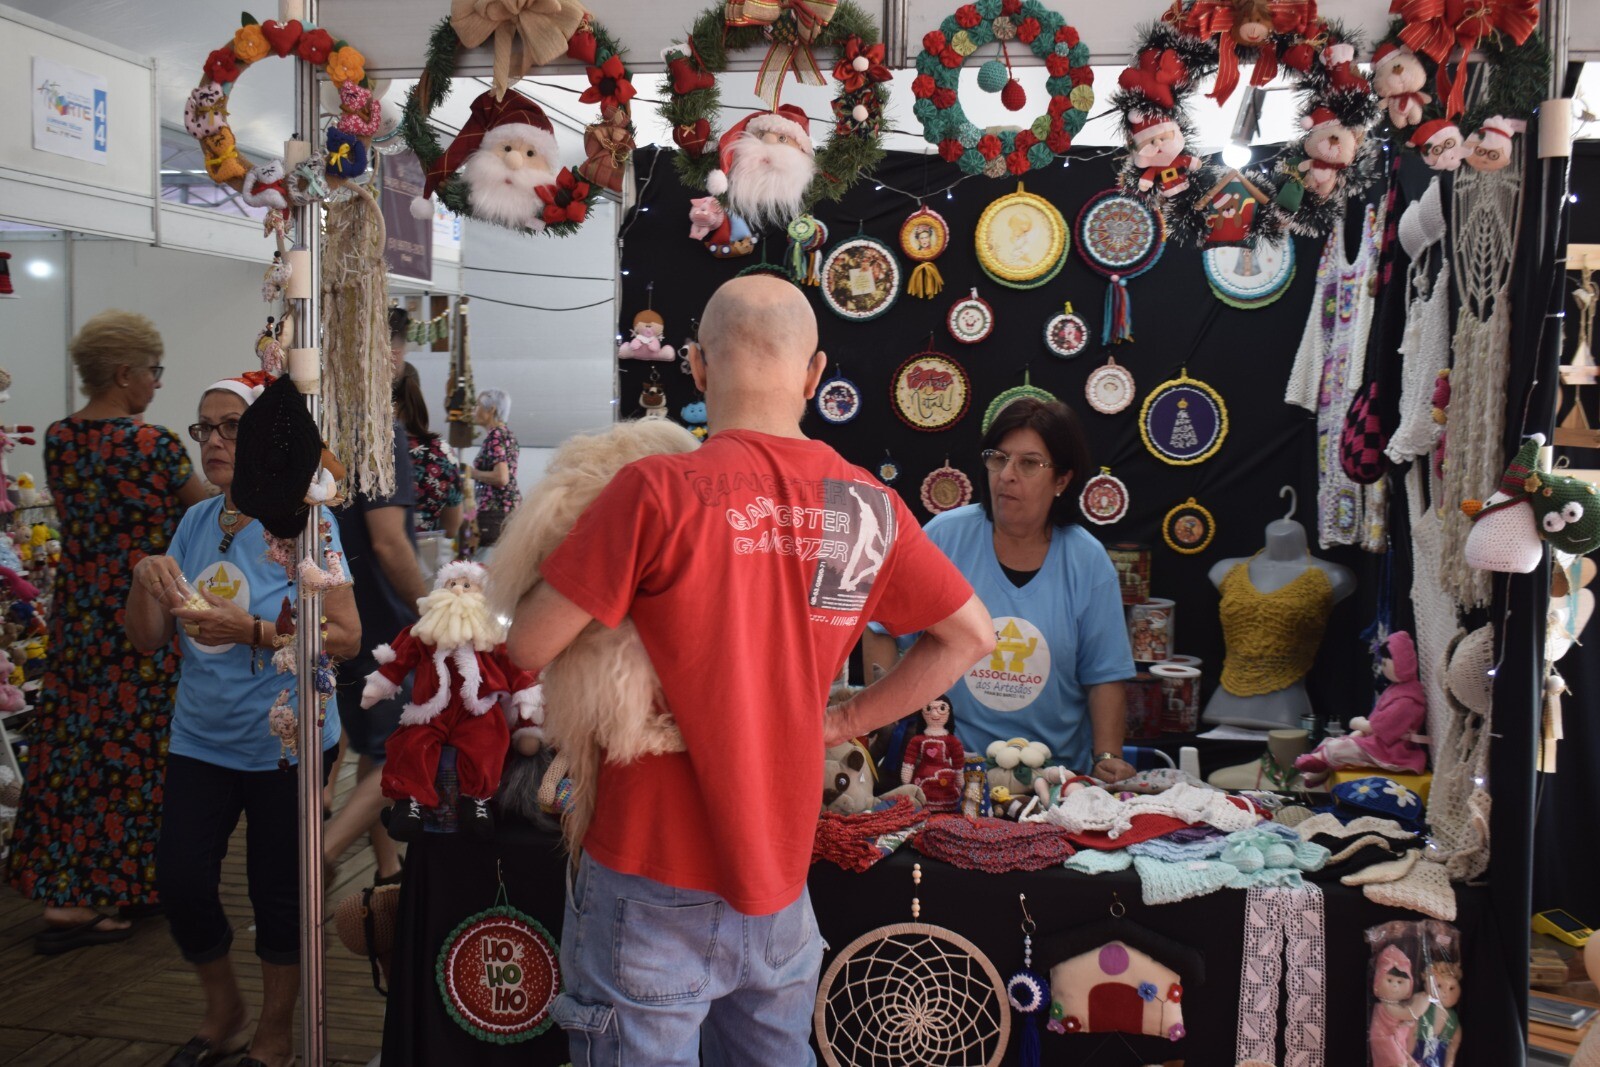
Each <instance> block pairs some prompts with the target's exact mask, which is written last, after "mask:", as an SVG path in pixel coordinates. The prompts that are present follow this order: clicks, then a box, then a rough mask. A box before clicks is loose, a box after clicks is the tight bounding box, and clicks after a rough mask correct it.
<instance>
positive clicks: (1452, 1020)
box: [1411, 960, 1578, 1067]
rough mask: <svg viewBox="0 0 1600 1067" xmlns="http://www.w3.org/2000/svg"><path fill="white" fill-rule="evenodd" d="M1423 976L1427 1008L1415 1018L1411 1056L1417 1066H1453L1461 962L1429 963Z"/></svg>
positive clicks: (1456, 1049) (1458, 1031)
mask: <svg viewBox="0 0 1600 1067" xmlns="http://www.w3.org/2000/svg"><path fill="white" fill-rule="evenodd" d="M1424 977H1425V978H1426V979H1427V983H1428V991H1427V994H1426V995H1425V996H1424V997H1422V998H1419V999H1423V1000H1424V1002H1425V1003H1426V1004H1427V1007H1425V1008H1423V1009H1422V1012H1421V1014H1420V1015H1419V1017H1418V1018H1417V1045H1416V1047H1415V1048H1414V1049H1412V1050H1411V1058H1412V1059H1413V1060H1415V1061H1416V1063H1417V1067H1455V1064H1456V1056H1457V1055H1458V1054H1459V1053H1460V1052H1461V1017H1460V1016H1459V1015H1457V1014H1456V1005H1457V1004H1459V1003H1460V1002H1461V965H1460V964H1459V963H1454V962H1451V961H1449V960H1440V961H1438V962H1436V963H1430V964H1429V965H1428V969H1427V971H1426V972H1425V974H1424ZM1572 1062H1573V1063H1577V1062H1578V1061H1577V1060H1576V1059H1574V1060H1573V1061H1572Z"/></svg>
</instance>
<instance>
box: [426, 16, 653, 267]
mask: <svg viewBox="0 0 1600 1067" xmlns="http://www.w3.org/2000/svg"><path fill="white" fill-rule="evenodd" d="M460 47H461V39H460V38H459V37H457V36H456V31H455V29H454V27H453V26H452V25H451V20H450V18H449V17H448V16H446V17H445V18H443V19H441V20H440V21H439V23H438V25H436V26H434V28H433V33H432V35H431V36H430V37H429V38H428V52H427V56H426V58H425V60H424V63H423V69H422V77H420V78H418V79H417V82H416V84H415V85H413V86H412V87H411V91H410V92H409V93H407V94H406V103H405V108H404V110H403V111H402V113H401V118H400V137H401V139H402V140H403V141H405V144H406V147H407V148H409V149H411V151H413V152H415V153H416V155H417V159H418V160H419V161H420V162H421V163H422V169H423V172H424V173H426V172H427V171H429V170H431V169H433V166H434V164H435V163H437V162H438V161H439V159H440V157H441V156H443V155H444V154H445V149H444V147H443V146H442V145H440V144H439V137H438V134H437V133H435V132H434V128H433V125H432V124H431V123H430V122H429V121H428V117H429V115H431V114H432V113H433V111H434V110H436V109H437V108H438V107H439V105H440V104H441V103H443V102H444V98H445V97H447V96H449V95H450V81H451V79H452V78H453V77H454V75H455V70H456V58H457V52H458V50H459V49H460ZM567 55H568V56H571V57H572V58H574V59H578V60H581V61H583V62H585V63H587V64H590V65H589V68H588V75H589V88H588V89H586V90H584V92H583V93H582V95H580V96H579V97H578V99H579V100H580V101H581V102H583V103H596V104H599V106H600V110H601V114H600V117H599V118H597V119H596V121H595V123H594V124H593V125H591V126H590V129H591V130H598V129H600V128H603V127H606V126H608V125H610V126H612V127H615V126H616V125H617V123H618V122H620V123H621V124H622V129H621V131H620V133H621V139H620V140H619V139H618V138H615V137H612V136H609V135H608V137H607V141H608V147H606V149H605V161H606V162H607V164H608V165H610V166H612V167H614V168H619V169H620V168H622V167H625V166H626V165H627V160H628V155H629V151H630V150H631V149H630V146H631V144H632V134H633V125H632V123H631V122H629V121H628V118H627V116H628V110H629V109H628V101H629V100H631V99H633V95H634V88H633V84H632V82H631V81H630V80H629V77H628V70H627V68H626V67H625V66H624V65H623V62H622V57H623V55H624V50H623V48H622V47H621V45H619V44H618V43H617V41H616V39H615V38H614V37H612V36H611V34H610V33H609V32H607V30H606V28H605V27H604V26H601V25H600V24H599V23H598V22H595V21H593V20H592V19H590V18H588V17H585V19H584V21H583V23H582V24H581V25H580V26H579V27H578V30H577V32H576V33H574V34H573V35H572V37H571V38H570V39H569V41H568V43H567ZM513 91H514V90H513ZM499 98H500V97H499V94H496V99H499ZM614 112H620V116H619V115H617V114H615V113H614ZM608 118H609V120H610V121H609V122H608ZM586 143H587V138H586ZM580 171H590V172H591V173H593V171H592V169H591V167H590V161H588V160H586V161H585V162H584V163H583V164H582V165H581V166H580V167H567V168H565V169H563V170H561V171H559V172H558V173H557V175H556V184H554V185H547V186H542V187H540V189H539V190H538V194H539V199H540V201H541V202H542V203H543V205H544V206H543V208H542V209H541V217H540V219H539V220H538V221H542V222H543V223H544V228H543V230H541V231H540V232H542V233H548V234H551V235H552V236H555V237H570V236H572V235H573V234H575V233H577V232H578V229H579V227H581V226H582V225H583V222H584V220H585V219H586V218H588V215H589V209H590V208H591V207H593V206H594V202H595V201H596V200H597V199H599V196H600V191H601V189H602V188H604V186H603V185H602V184H601V183H600V182H598V181H593V182H592V181H590V180H589V179H587V178H585V177H584V176H583V173H580ZM436 195H437V197H438V200H439V202H440V203H441V204H443V205H444V206H445V207H446V208H447V209H448V210H449V211H451V212H453V213H454V214H456V215H459V216H461V217H462V218H469V219H470V218H474V217H475V216H474V215H473V213H472V199H471V190H470V189H469V188H468V186H467V183H466V181H465V180H464V179H463V178H462V177H461V175H460V173H459V172H458V173H454V174H451V175H449V176H448V177H446V178H445V179H444V180H443V181H441V182H439V184H438V188H437V190H436ZM425 205H426V201H413V203H412V205H411V208H412V213H413V214H418V213H420V212H422V211H424V210H427V208H426V206H425ZM424 217H425V216H424ZM523 232H529V231H527V230H524V231H523Z"/></svg>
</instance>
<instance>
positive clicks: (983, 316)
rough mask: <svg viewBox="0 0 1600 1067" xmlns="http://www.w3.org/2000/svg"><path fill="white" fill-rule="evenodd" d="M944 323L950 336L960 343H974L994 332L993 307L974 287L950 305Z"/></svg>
mask: <svg viewBox="0 0 1600 1067" xmlns="http://www.w3.org/2000/svg"><path fill="white" fill-rule="evenodd" d="M946 324H947V325H948V326H949V327H950V336H951V337H954V338H955V339H956V340H957V341H959V342H960V343H961V344H964V345H975V344H977V343H978V342H979V341H983V340H986V339H987V338H988V336H989V335H990V334H991V333H993V332H994V308H992V307H990V306H989V302H988V301H987V300H985V299H984V298H983V297H981V296H979V295H978V290H977V289H975V288H974V289H973V290H972V293H971V295H970V296H965V297H962V298H961V299H960V300H957V301H956V302H955V303H954V304H953V305H951V307H950V314H949V316H948V317H947V319H946Z"/></svg>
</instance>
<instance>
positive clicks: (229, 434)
mask: <svg viewBox="0 0 1600 1067" xmlns="http://www.w3.org/2000/svg"><path fill="white" fill-rule="evenodd" d="M213 433H220V434H221V435H222V439H223V440H224V441H236V440H238V438H239V420H238V419H227V420H224V421H223V422H197V423H194V424H193V425H192V426H190V427H189V436H190V437H192V438H194V439H195V440H196V441H199V442H200V443H201V444H205V443H206V442H207V441H209V440H211V435H212V434H213Z"/></svg>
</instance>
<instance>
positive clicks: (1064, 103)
mask: <svg viewBox="0 0 1600 1067" xmlns="http://www.w3.org/2000/svg"><path fill="white" fill-rule="evenodd" d="M1011 39H1015V40H1017V41H1020V42H1022V43H1023V44H1026V45H1027V46H1028V48H1029V49H1030V50H1031V51H1032V52H1033V54H1034V55H1035V56H1036V57H1037V58H1039V59H1041V60H1043V61H1044V64H1045V67H1046V69H1047V70H1048V71H1049V74H1050V77H1049V78H1048V79H1046V81H1045V83H1044V87H1045V92H1047V93H1049V94H1050V103H1049V106H1048V107H1047V108H1046V110H1045V113H1044V114H1042V115H1040V116H1038V117H1037V118H1035V119H1033V120H1032V121H1031V122H1029V124H1028V125H1027V127H1026V128H1024V129H1021V130H1018V129H1016V128H1014V127H990V128H988V129H984V130H980V129H979V128H978V127H977V126H975V125H974V124H973V123H972V122H971V121H969V120H968V118H967V114H966V112H965V111H964V110H963V109H962V107H961V99H960V95H959V94H960V88H961V66H962V64H963V63H964V62H965V61H966V60H967V58H968V57H969V56H971V55H972V54H973V53H975V52H977V51H978V49H980V48H982V47H983V46H984V45H987V44H990V43H992V42H994V41H997V40H999V41H1006V40H1011ZM1006 88H1007V90H1010V88H1011V86H1009V85H1008V86H1007V87H1006ZM911 92H912V95H914V96H915V97H916V103H914V104H913V105H912V108H911V110H912V113H913V114H914V115H916V117H917V121H918V122H921V123H922V135H923V137H925V138H926V139H927V141H928V143H929V144H932V145H937V146H938V149H939V156H940V158H941V159H943V160H944V161H945V162H946V163H954V164H956V165H957V166H959V167H960V168H961V171H962V173H963V174H982V175H985V176H987V177H990V178H1002V177H1004V176H1005V175H1007V174H1018V175H1020V174H1026V173H1027V172H1028V171H1030V170H1036V169H1038V168H1040V167H1048V166H1049V165H1050V164H1051V162H1052V161H1054V159H1055V158H1056V156H1057V155H1060V154H1062V153H1065V152H1066V151H1067V149H1069V148H1071V147H1072V139H1073V138H1074V137H1076V136H1077V134H1078V131H1079V130H1081V129H1083V124H1084V123H1085V122H1086V121H1087V120H1088V118H1089V109H1090V108H1092V107H1094V70H1093V69H1092V68H1091V67H1090V66H1089V46H1088V45H1087V44H1085V43H1084V42H1083V41H1081V40H1079V39H1078V31H1077V30H1075V29H1073V28H1072V27H1071V26H1069V25H1067V22H1066V20H1065V19H1064V18H1062V17H1061V16H1060V15H1058V14H1057V13H1056V12H1054V11H1052V10H1050V9H1049V8H1047V7H1045V6H1044V5H1043V4H1041V3H1039V2H1038V0H1000V2H999V3H996V2H995V0H980V2H978V3H969V4H965V5H963V6H961V7H959V8H957V9H956V12H955V14H953V15H949V16H947V17H946V18H945V20H944V21H943V22H942V23H941V24H940V26H939V28H938V29H937V30H930V31H928V33H927V34H925V35H924V36H923V38H922V52H921V54H919V55H918V56H917V77H916V80H914V81H913V82H912V83H911ZM1002 95H1004V94H1002ZM1012 102H1015V101H1014V100H1013V101H1008V104H1009V103H1012Z"/></svg>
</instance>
